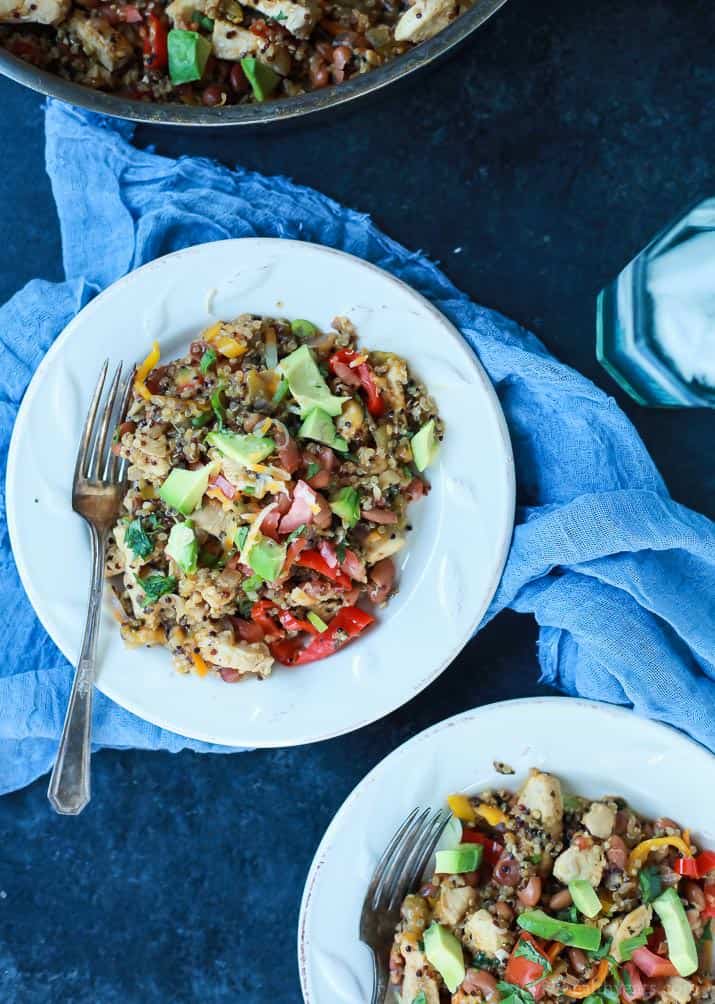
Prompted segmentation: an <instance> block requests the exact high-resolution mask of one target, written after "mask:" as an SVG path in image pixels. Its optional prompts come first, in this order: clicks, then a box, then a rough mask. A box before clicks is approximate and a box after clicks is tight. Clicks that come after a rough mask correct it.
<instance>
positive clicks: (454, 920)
mask: <svg viewBox="0 0 715 1004" xmlns="http://www.w3.org/2000/svg"><path fill="white" fill-rule="evenodd" d="M476 902H477V894H476V892H475V891H474V889H472V887H471V886H468V885H463V886H456V887H454V886H450V885H449V884H447V883H443V884H442V886H441V887H440V892H439V901H438V903H437V905H436V907H435V910H434V916H435V919H436V920H438V921H439V922H440V923H441V924H446V925H447V926H451V927H456V926H457V924H461V922H462V920H463V919H464V916H465V914H466V913H467V912H468V911H469V910H471V909H473V907H474V906H475V905H476Z"/></svg>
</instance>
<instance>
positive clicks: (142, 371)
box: [134, 341, 161, 401]
mask: <svg viewBox="0 0 715 1004" xmlns="http://www.w3.org/2000/svg"><path fill="white" fill-rule="evenodd" d="M160 358H161V352H160V350H159V343H158V342H157V341H155V342H154V344H153V345H152V347H151V352H150V353H149V355H148V356H147V357H146V359H145V360H144V362H143V363H142V364H141V366H139V368H138V369H137V372H136V375H135V377H134V390H135V391H136V392H137V394H141V396H142V397H143V398H144V400H145V401H151V391H150V390H149V388H148V387H147V386H146V383H145V380H146V378H147V377H148V376H149V374H150V373H151V371H152V370H153V369H154V367H155V366H156V364H157V363H158V362H159V359H160Z"/></svg>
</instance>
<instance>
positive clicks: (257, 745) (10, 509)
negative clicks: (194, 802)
mask: <svg viewBox="0 0 715 1004" xmlns="http://www.w3.org/2000/svg"><path fill="white" fill-rule="evenodd" d="M229 244H242V245H244V244H254V245H261V246H264V247H267V248H268V249H269V250H270V247H271V246H275V247H280V248H281V249H282V250H283V249H285V248H286V246H289V251H288V253H289V254H290V253H291V250H290V248H292V249H293V250H294V251H295V252H296V253H298V254H300V253H301V252H305V251H307V252H308V253H315V254H317V255H323V254H327V255H331V256H335V257H338V258H342V259H348V260H349V262H350V264H351V267H353V268H365V269H367V270H369V271H371V272H373V273H376V274H377V275H378V276H379V277H380V278H381V279H382V280H383V281H386V282H388V283H391V284H394V285H397V286H398V287H400V288H401V289H402V290H403V291H404V292H406V293H407V294H408V295H409V296H411V297H413V298H416V299H417V300H419V301H420V303H421V304H422V306H423V307H424V309H425V310H426V311H427V312H428V313H429V314H430V315H431V317H432V318H433V320H434V322H435V324H437V325H439V326H440V327H441V328H442V330H443V331H444V332H445V333H447V334H448V335H449V337H450V338H451V339H452V341H453V343H454V344H455V346H456V347H457V348H458V350H459V351H460V352H461V354H462V356H463V358H464V359H465V362H466V364H467V365H468V366H469V367H470V368H471V371H472V373H473V374H474V376H475V378H476V380H477V381H478V384H479V386H480V387H481V390H482V391H483V392H484V394H485V399H486V400H487V401H488V402H489V404H490V407H491V411H492V414H493V415H494V418H495V420H496V425H497V430H498V436H499V439H498V443H499V447H500V452H501V454H502V463H503V475H504V477H505V488H506V492H507V504H506V507H505V514H504V515H505V520H504V523H503V526H502V533H501V537H500V539H499V540H497V541H496V545H497V547H496V551H497V554H498V560H497V561H496V563H495V565H494V571H493V574H492V576H491V580H490V582H489V588H488V590H486V589H485V593H484V601H483V604H482V609H480V610H479V611H478V612H477V615H476V616H474V617H472V618H471V620H470V626H469V628H468V630H467V631H465V632H462V633H460V636H459V639H458V641H457V643H456V644H454V645H452V646H450V649H449V651H448V653H446V654H445V656H444V657H443V658H442V660H441V661H440V662H439V664H436V665H435V668H434V669H433V670H432V671H431V672H430V673H429V674H427V675H426V676H424V677H422V678H421V679H419V680H417V681H415V683H414V684H413V685H412V686H411V687H410V691H409V693H406V694H405V696H404V698H403V699H401V700H400V701H398V703H396V704H392V703H391V704H390V706H386V707H384V708H383V709H381V710H380V711H379V712H377V713H376V714H373V713H372V712H370V714H369V716H368V717H367V718H364V719H362V720H360V721H359V722H358V723H356V724H353V725H349V726H345V727H341V728H339V729H337V730H335V729H331V730H328V731H325V732H321V733H320V734H317V735H311V736H307V737H297V738H291V737H288V738H286V737H280V738H279V739H276V740H272V739H266V740H261V741H256V740H255V739H254V738H251V739H250V740H241V739H240V738H233V739H228V738H226V737H220V736H217V735H214V734H211V733H208V732H203V731H202V730H200V729H196V730H193V731H192V732H191V734H190V735H188V734H187V733H185V732H177V730H176V728H175V727H174V726H173V725H172V724H171V723H170V722H169V721H167V720H166V719H165V718H162V717H161V715H147V714H146V713H145V712H144V711H143V710H140V708H139V707H138V706H137V705H136V704H135V702H133V701H131V700H126V699H124V698H120V696H118V694H117V691H116V690H115V688H113V687H112V686H111V685H110V686H106V684H105V685H104V686H102V683H101V674H100V677H99V679H98V680H97V681H96V684H95V685H96V687H97V689H98V690H99V691H100V692H101V693H102V694H104V695H105V696H106V697H107V698H109V699H110V700H111V701H113V702H114V703H115V704H117V705H118V706H119V707H121V708H124V709H125V710H126V711H129V712H130V713H132V714H134V715H136V716H137V717H138V718H140V719H141V720H143V721H146V722H148V723H150V724H151V725H155V726H157V727H158V728H162V729H165V730H166V731H168V732H171V733H173V734H174V735H179V736H182V737H183V738H187V739H191V740H196V741H200V742H205V743H210V744H213V745H217V746H222V747H225V748H235V747H240V746H249V747H250V748H253V749H282V748H290V747H294V746H303V745H308V744H311V743H315V742H324V741H326V740H328V739H334V738H337V737H338V736H341V735H348V734H349V733H351V732H356V731H358V730H359V729H362V728H365V727H366V726H367V725H371V724H372V723H373V722H376V721H379V720H380V719H382V718H384V717H386V716H387V715H389V714H392V713H393V712H394V711H396V710H398V709H399V708H401V707H403V706H404V705H405V704H406V703H407V702H408V701H410V700H412V699H413V698H415V697H416V696H417V695H418V694H420V693H421V692H422V691H423V690H424V689H425V688H426V687H428V686H429V685H430V684H431V683H433V682H434V681H435V680H436V679H437V678H438V677H439V676H441V675H442V673H443V672H444V671H445V670H446V669H447V668H448V666H450V665H451V663H452V662H453V661H454V660H455V659H456V658H457V657H458V655H459V654H460V652H461V651H462V650H463V649H464V648H465V647H466V646H467V645H468V643H469V641H470V640H471V639H472V637H473V636H474V634H475V632H476V630H477V629H478V627H479V625H480V623H481V621H482V619H483V617H484V614H485V613H486V611H487V609H488V608H489V605H490V603H491V602H492V600H493V598H494V595H495V594H496V591H497V589H498V586H499V582H500V581H501V577H502V575H503V572H504V567H505V565H506V561H507V558H508V555H509V550H510V547H511V541H512V537H513V533H514V526H515V517H516V472H515V464H514V453H513V448H512V443H511V437H510V434H509V428H508V425H507V422H506V417H505V415H504V411H503V409H502V406H501V402H500V401H499V398H498V395H497V393H496V389H495V387H494V385H493V383H492V382H491V380H490V378H489V376H488V374H487V371H486V369H485V368H484V366H483V364H482V362H481V360H480V359H479V357H478V355H477V353H476V352H475V351H474V350H473V349H472V348H471V346H470V345H469V344H468V342H467V341H466V339H465V338H464V336H463V335H462V333H461V332H460V331H459V329H458V328H457V327H456V325H454V324H453V323H452V321H451V320H450V319H449V318H448V317H446V316H445V315H444V314H443V313H442V312H441V311H440V310H439V309H438V308H437V307H436V306H435V305H434V304H433V303H432V301H431V300H429V299H428V298H427V297H426V296H424V295H423V294H422V293H421V292H419V291H418V290H417V289H415V288H414V287H413V286H411V285H410V284H409V283H407V282H405V281H404V280H403V279H400V278H398V277H397V276H395V275H393V274H392V273H391V272H389V271H387V270H386V269H384V268H382V267H380V266H379V265H375V264H374V263H373V262H370V261H367V260H365V259H364V258H360V257H359V256H358V255H354V254H351V253H350V252H347V251H342V250H340V249H338V248H333V247H329V246H326V245H323V244H317V243H315V242H313V241H302V240H296V239H293V238H281V237H229V238H223V239H221V240H217V241H205V242H203V243H201V244H192V245H190V246H188V247H184V248H179V249H178V250H176V251H171V252H169V253H168V254H165V255H161V256H160V257H158V258H154V259H152V260H151V261H149V262H145V263H144V264H143V265H140V266H139V267H138V268H135V269H133V270H132V271H130V272H127V273H126V274H125V275H123V276H121V277H120V278H119V279H117V280H115V281H114V282H113V283H111V284H110V285H109V286H107V287H105V289H103V290H102V291H101V292H100V293H98V294H97V295H96V296H94V297H92V299H91V300H89V301H88V302H87V303H86V304H85V305H84V306H83V307H82V309H81V310H79V311H78V312H77V313H76V314H75V316H74V317H73V318H71V320H70V321H69V322H68V323H67V324H66V325H65V327H64V328H63V329H62V331H61V332H60V333H59V335H58V336H57V337H56V338H55V340H54V342H53V343H52V345H51V346H50V347H49V349H48V350H47V352H46V353H45V355H44V357H43V358H42V360H41V361H40V364H39V366H38V367H37V369H36V370H35V372H34V374H33V376H32V378H31V380H30V382H29V384H28V385H27V387H26V389H25V392H24V394H23V397H22V400H21V402H20V406H19V408H18V412H17V416H16V418H15V422H14V424H13V430H12V435H11V439H10V446H9V449H8V459H7V467H6V481H5V503H6V506H5V508H6V513H7V525H8V534H9V538H10V547H11V550H12V555H13V560H14V562H15V567H16V568H17V572H18V576H19V578H20V582H21V584H22V587H23V589H24V590H25V594H26V596H27V598H28V600H29V602H30V604H31V606H32V608H33V611H34V613H35V616H36V617H37V618H38V620H39V621H40V623H41V624H42V627H43V629H44V630H45V632H46V633H47V635H48V637H49V638H50V639H51V640H52V642H53V644H54V645H55V646H56V647H57V649H58V650H59V651H60V652H61V654H62V655H63V657H64V658H65V659H66V660H67V661H68V662H69V663H70V664H73V658H72V657H71V656H70V655H68V653H67V651H65V648H64V647H63V646H62V645H60V644H59V642H58V641H57V639H56V638H55V637H54V636H53V634H52V633H51V632H50V630H49V628H48V627H47V625H46V624H45V621H44V619H43V617H42V616H41V615H40V612H39V610H38V602H37V601H40V602H41V599H40V593H39V591H38V590H37V589H36V588H35V586H34V584H33V582H32V579H31V577H30V574H29V570H28V569H27V567H26V566H25V564H24V561H23V560H22V558H21V554H22V551H21V545H20V544H19V542H20V540H21V534H20V533H19V530H18V520H17V518H16V507H15V504H14V497H15V496H16V494H17V491H16V483H17V479H18V469H19V446H18V443H19V440H20V432H19V430H21V429H22V427H23V425H24V419H25V415H26V413H27V412H28V410H29V408H30V407H31V404H32V402H33V401H34V398H35V397H36V395H37V394H38V393H39V392H40V390H41V386H42V382H43V380H44V376H45V373H46V372H47V370H48V369H49V368H50V366H51V365H52V364H53V362H54V360H55V357H56V356H57V355H58V353H60V352H61V351H62V348H63V346H64V345H65V343H66V342H67V341H68V340H69V339H70V338H72V336H73V332H74V330H75V329H76V328H77V327H78V326H79V325H80V324H83V323H85V322H86V319H87V317H88V316H89V317H91V314H92V312H93V311H94V310H96V309H97V304H101V303H102V302H104V301H106V300H109V299H111V298H112V297H114V296H117V295H122V292H123V290H124V287H125V286H127V285H130V284H131V283H132V282H133V281H134V276H135V275H137V274H138V273H140V272H145V271H152V270H154V269H157V268H159V267H161V268H163V267H166V263H167V262H170V261H172V260H174V259H177V258H180V257H190V256H192V255H195V254H201V253H202V252H203V251H204V250H206V249H212V248H216V247H218V246H222V245H229ZM408 361H409V360H408ZM68 483H69V482H68ZM19 555H20V556H19Z"/></svg>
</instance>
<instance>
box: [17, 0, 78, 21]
mask: <svg viewBox="0 0 715 1004" xmlns="http://www.w3.org/2000/svg"><path fill="white" fill-rule="evenodd" d="M70 6H71V0H0V22H2V23H3V24H17V23H19V22H21V21H30V22H32V23H33V24H59V23H60V21H63V20H64V19H65V18H66V17H67V14H68V12H69V9H70Z"/></svg>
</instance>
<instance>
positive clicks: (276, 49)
mask: <svg viewBox="0 0 715 1004" xmlns="http://www.w3.org/2000/svg"><path fill="white" fill-rule="evenodd" d="M472 2H473V0H353V2H352V3H349V4H342V3H339V2H336V0H240V2H239V0H171V3H163V2H161V0H134V2H129V3H126V2H123V0H0V36H2V37H0V45H3V46H4V47H5V48H6V49H7V50H8V51H9V52H11V53H13V54H14V55H15V56H18V57H19V58H21V59H24V60H25V61H27V62H29V63H32V64H34V65H35V66H38V67H41V68H42V69H45V70H48V71H50V72H52V73H55V74H57V75H59V76H61V77H64V78H65V79H67V80H71V81H73V82H75V83H78V84H84V85H85V86H87V87H92V88H95V89H97V90H101V91H107V92H110V93H114V94H117V95H119V96H121V97H124V98H130V99H134V100H138V101H148V102H181V103H183V104H186V105H205V106H222V105H235V104H245V103H250V102H255V101H266V100H273V99H276V98H286V97H293V96H296V95H299V94H303V93H305V92H306V91H312V90H316V89H318V88H322V87H326V86H328V85H329V84H339V83H342V82H343V81H344V80H349V79H350V78H352V77H355V76H357V75H359V74H363V73H367V72H368V71H370V70H372V69H375V68H376V67H379V66H382V65H383V64H384V63H386V62H388V61H389V60H391V59H394V58H395V57H396V56H399V55H401V54H402V53H404V52H407V51H408V50H409V49H411V48H412V47H413V46H415V45H417V44H418V43H420V42H423V41H425V40H426V39H429V38H431V37H433V36H434V35H436V34H437V33H438V32H439V31H441V30H442V29H443V28H444V27H446V26H447V25H448V24H449V23H450V22H451V21H453V20H454V19H455V18H456V17H458V16H459V15H460V14H461V13H463V12H464V11H465V10H467V9H468V8H469V7H470V6H471V3H472Z"/></svg>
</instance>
